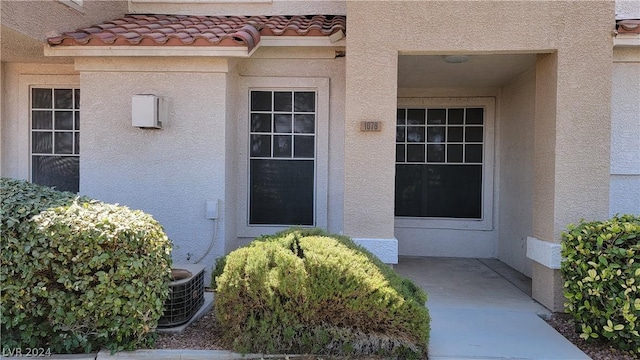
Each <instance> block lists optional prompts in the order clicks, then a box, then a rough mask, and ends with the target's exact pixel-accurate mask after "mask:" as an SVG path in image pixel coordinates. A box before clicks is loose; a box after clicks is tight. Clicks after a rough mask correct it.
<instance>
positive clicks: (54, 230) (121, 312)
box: [0, 179, 171, 353]
mask: <svg viewBox="0 0 640 360" xmlns="http://www.w3.org/2000/svg"><path fill="white" fill-rule="evenodd" d="M0 185H1V186H0V198H1V201H2V203H1V207H0V209H1V210H0V211H1V213H0V215H1V218H2V238H1V243H2V257H1V259H2V264H1V265H2V266H1V267H0V282H1V284H2V285H1V286H2V302H1V304H0V311H1V312H2V319H1V330H2V348H16V347H21V348H50V349H51V351H52V352H55V353H69V352H79V351H86V352H90V351H95V350H99V349H100V348H107V349H110V350H112V351H118V350H124V349H127V350H129V349H135V348H138V347H145V346H149V345H151V344H152V343H153V341H154V330H155V327H156V326H157V322H158V319H159V318H160V316H161V315H162V312H163V308H164V306H163V305H164V300H165V299H166V298H167V296H168V291H169V290H168V282H169V281H170V273H171V269H170V267H171V258H170V251H171V244H170V242H169V240H168V239H167V237H166V235H165V234H164V232H163V230H162V228H161V226H160V225H159V224H158V223H157V222H156V221H155V220H153V219H152V218H151V216H149V215H147V214H145V213H143V212H141V211H132V210H129V209H127V208H126V207H120V206H116V205H109V204H105V203H102V202H98V201H95V200H91V199H88V198H79V197H77V196H76V195H74V194H71V193H61V192H57V191H55V190H52V189H50V188H46V187H42V186H38V185H34V184H30V183H27V182H24V181H17V180H11V179H1V183H0Z"/></svg>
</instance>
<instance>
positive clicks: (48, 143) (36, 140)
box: [31, 132, 53, 154]
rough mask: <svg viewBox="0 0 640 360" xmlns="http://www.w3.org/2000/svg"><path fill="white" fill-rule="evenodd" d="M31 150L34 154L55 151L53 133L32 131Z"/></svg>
mask: <svg viewBox="0 0 640 360" xmlns="http://www.w3.org/2000/svg"><path fill="white" fill-rule="evenodd" d="M31 152H33V153H34V154H51V153H53V133H51V132H33V133H31Z"/></svg>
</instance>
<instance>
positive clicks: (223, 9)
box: [129, 0, 346, 15]
mask: <svg viewBox="0 0 640 360" xmlns="http://www.w3.org/2000/svg"><path fill="white" fill-rule="evenodd" d="M129 11H130V12H132V13H142V14H148V13H156V14H188V15H211V14H221V15H314V14H324V15H344V14H345V13H346V0H303V1H291V0H273V1H264V0H258V1H236V2H234V1H215V0H213V1H207V0H205V1H190V2H181V1H174V2H163V3H159V2H157V1H149V0H132V1H130V2H129Z"/></svg>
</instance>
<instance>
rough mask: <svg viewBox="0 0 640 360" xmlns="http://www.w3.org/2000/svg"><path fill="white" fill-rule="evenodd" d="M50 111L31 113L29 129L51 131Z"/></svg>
mask: <svg viewBox="0 0 640 360" xmlns="http://www.w3.org/2000/svg"><path fill="white" fill-rule="evenodd" d="M51 115H52V112H51V111H32V112H31V128H32V129H51Z"/></svg>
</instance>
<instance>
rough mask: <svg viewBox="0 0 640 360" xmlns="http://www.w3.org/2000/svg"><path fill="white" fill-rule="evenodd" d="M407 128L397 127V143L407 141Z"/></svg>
mask: <svg viewBox="0 0 640 360" xmlns="http://www.w3.org/2000/svg"><path fill="white" fill-rule="evenodd" d="M406 129H407V128H406V127H404V126H397V127H396V141H397V142H404V141H405V136H404V135H405V134H404V133H405V131H406Z"/></svg>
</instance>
